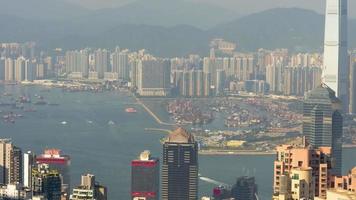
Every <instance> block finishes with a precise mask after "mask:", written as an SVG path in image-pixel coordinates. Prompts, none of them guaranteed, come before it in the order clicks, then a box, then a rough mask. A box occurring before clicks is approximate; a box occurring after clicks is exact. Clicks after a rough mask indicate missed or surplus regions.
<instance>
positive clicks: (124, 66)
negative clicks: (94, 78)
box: [112, 49, 130, 81]
mask: <svg viewBox="0 0 356 200" xmlns="http://www.w3.org/2000/svg"><path fill="white" fill-rule="evenodd" d="M128 53H129V52H128V50H124V51H121V52H120V50H119V49H116V51H115V52H114V53H113V54H112V63H113V66H112V68H113V69H112V71H113V72H114V73H117V74H118V78H119V79H120V80H124V81H128V80H129V75H130V68H129V66H130V65H129V55H128Z"/></svg>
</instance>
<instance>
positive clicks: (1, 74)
mask: <svg viewBox="0 0 356 200" xmlns="http://www.w3.org/2000/svg"><path fill="white" fill-rule="evenodd" d="M4 80H5V58H3V57H1V56H0V81H4Z"/></svg>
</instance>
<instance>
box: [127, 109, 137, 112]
mask: <svg viewBox="0 0 356 200" xmlns="http://www.w3.org/2000/svg"><path fill="white" fill-rule="evenodd" d="M125 112H127V113H137V110H136V109H135V108H126V109H125Z"/></svg>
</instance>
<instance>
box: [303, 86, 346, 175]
mask: <svg viewBox="0 0 356 200" xmlns="http://www.w3.org/2000/svg"><path fill="white" fill-rule="evenodd" d="M303 107H304V109H303V134H304V135H305V136H306V138H307V140H308V142H309V144H310V145H311V146H312V147H315V148H319V147H331V148H332V160H333V162H332V165H333V167H332V168H333V169H332V173H333V174H334V175H341V169H342V134H343V130H342V127H343V117H342V114H341V112H342V111H341V110H342V106H341V102H340V100H339V99H338V98H337V97H336V96H335V92H334V91H333V90H332V89H331V88H329V87H328V86H326V85H324V84H323V85H320V86H319V87H317V88H315V89H313V90H312V91H311V92H309V93H308V94H307V95H306V97H305V100H304V103H303Z"/></svg>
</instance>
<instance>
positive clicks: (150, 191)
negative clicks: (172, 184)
mask: <svg viewBox="0 0 356 200" xmlns="http://www.w3.org/2000/svg"><path fill="white" fill-rule="evenodd" d="M131 199H132V200H140V199H145V200H158V199H159V160H158V159H157V158H152V157H151V153H150V152H149V151H144V152H142V153H141V154H140V157H139V158H138V159H137V160H133V161H132V162H131Z"/></svg>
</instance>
